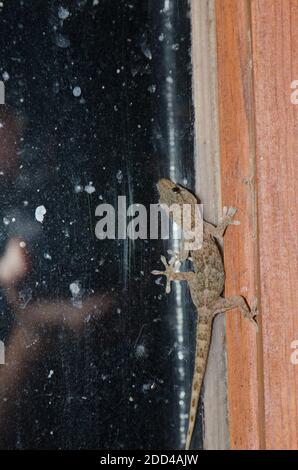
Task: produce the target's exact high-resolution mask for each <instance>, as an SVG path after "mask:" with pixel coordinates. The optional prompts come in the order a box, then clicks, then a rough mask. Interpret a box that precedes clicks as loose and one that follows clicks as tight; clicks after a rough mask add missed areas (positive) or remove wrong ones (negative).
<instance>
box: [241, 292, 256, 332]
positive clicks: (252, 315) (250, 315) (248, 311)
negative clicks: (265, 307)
mask: <svg viewBox="0 0 298 470" xmlns="http://www.w3.org/2000/svg"><path fill="white" fill-rule="evenodd" d="M241 311H242V314H243V316H244V318H246V319H247V320H249V321H250V322H251V323H252V324H253V325H254V327H255V328H256V329H257V331H258V329H259V325H258V323H257V321H256V317H257V315H258V314H259V312H258V299H257V298H256V297H253V298H252V302H251V308H249V307H248V306H247V308H245V309H243V308H242V309H241Z"/></svg>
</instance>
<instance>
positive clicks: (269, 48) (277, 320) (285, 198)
mask: <svg viewBox="0 0 298 470" xmlns="http://www.w3.org/2000/svg"><path fill="white" fill-rule="evenodd" d="M297 25H298V1H297V0H274V1H273V0H253V1H252V31H253V69H254V90H255V115H256V163H257V166H256V168H257V194H258V220H259V250H260V294H261V305H262V323H263V362H264V396H265V436H266V448H267V449H297V448H298V388H297V386H298V365H296V366H295V365H293V364H291V361H290V356H291V352H292V350H291V342H292V341H293V340H295V339H298V289H297V286H298V242H297V239H298V210H297V205H296V204H297V180H298V140H297V123H298V106H297V105H296V106H295V105H293V104H292V103H291V101H290V94H291V92H292V90H291V89H290V84H291V82H292V81H293V80H297V79H298V28H297Z"/></svg>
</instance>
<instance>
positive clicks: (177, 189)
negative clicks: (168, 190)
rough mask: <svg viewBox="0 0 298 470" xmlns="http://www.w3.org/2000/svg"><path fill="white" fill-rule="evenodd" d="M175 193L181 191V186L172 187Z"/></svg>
mask: <svg viewBox="0 0 298 470" xmlns="http://www.w3.org/2000/svg"><path fill="white" fill-rule="evenodd" d="M172 191H173V193H180V188H178V187H177V186H175V188H173V189H172Z"/></svg>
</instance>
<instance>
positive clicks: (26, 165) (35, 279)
mask: <svg viewBox="0 0 298 470" xmlns="http://www.w3.org/2000/svg"><path fill="white" fill-rule="evenodd" d="M93 3H94V2H93V1H92V0H91V1H87V0H85V1H83V0H81V1H78V0H77V1H48V2H46V1H44V0H43V1H38V0H35V1H34V2H31V1H16V0H4V8H3V10H2V11H1V12H0V47H1V54H0V79H1V75H2V74H3V72H8V73H9V80H7V81H6V82H5V86H6V105H5V106H1V109H0V116H2V120H3V121H4V123H5V122H8V121H9V120H12V121H13V123H14V125H13V126H10V127H9V126H8V125H7V127H6V131H7V132H11V133H13V132H14V133H15V137H14V135H12V140H14V141H15V143H16V147H15V157H13V159H14V158H16V157H17V159H18V161H17V165H16V167H15V168H14V165H13V163H11V169H10V170H7V172H6V174H5V175H4V176H3V177H2V179H1V180H0V181H1V182H0V184H1V187H0V189H1V192H0V200H1V207H0V212H1V219H2V217H4V216H7V214H8V213H9V214H14V215H16V219H17V223H16V224H15V225H14V226H13V228H12V224H10V225H9V226H8V227H7V226H5V225H4V224H2V225H1V226H0V237H1V238H0V239H1V247H2V250H4V248H5V246H6V243H7V240H8V239H9V238H10V237H12V236H21V237H22V238H24V239H25V240H26V243H27V244H28V247H29V250H30V256H31V259H32V261H31V262H32V269H31V271H30V276H29V275H28V276H27V278H26V279H25V280H24V281H22V283H21V285H20V289H22V292H25V295H26V293H28V292H29V293H30V294H29V295H30V300H29V304H30V303H33V302H41V301H44V299H48V300H49V302H50V301H51V300H53V299H56V300H57V299H67V298H69V299H70V290H69V285H70V283H72V282H73V281H75V280H79V281H80V283H81V285H82V286H83V288H84V298H86V297H88V296H89V295H91V294H94V293H102V292H104V293H105V294H106V295H107V296H108V297H109V298H111V300H112V304H111V306H110V307H109V309H108V311H106V312H105V313H104V314H103V315H101V316H100V317H99V318H98V317H97V318H93V317H91V318H90V320H88V321H86V322H85V325H84V329H83V331H82V332H81V334H80V335H77V334H74V333H72V332H70V331H69V330H67V329H66V328H64V327H63V325H60V326H59V325H57V326H56V327H54V328H51V329H49V328H48V327H46V326H44V328H43V327H42V329H41V331H42V333H41V334H40V337H39V340H40V341H42V342H43V352H42V354H40V352H39V353H37V351H36V353H35V354H34V347H33V348H31V350H30V351H32V352H30V353H31V354H32V360H31V361H30V362H29V365H28V367H27V368H26V370H25V374H24V380H23V381H22V383H21V386H20V388H18V389H17V390H15V389H10V388H7V387H3V386H2V385H1V383H0V399H1V401H2V407H1V408H0V423H1V424H0V446H1V448H20V449H28V448H39V449H42V448H52V449H57V448H63V449H78V448H102V449H104V448H112V449H134V448H143V449H171V448H173V449H175V448H179V447H181V446H182V437H183V436H182V435H181V431H180V428H179V426H180V424H179V423H180V421H179V420H181V417H179V413H181V410H180V411H179V406H178V403H179V390H180V389H179V387H180V385H181V383H180V382H181V377H180V379H179V374H178V362H177V339H176V336H175V335H176V333H175V331H176V325H175V316H174V315H173V309H174V308H175V289H174V291H173V292H174V294H172V295H170V296H166V295H165V293H164V287H163V286H162V285H157V284H156V283H155V281H156V279H155V278H153V276H152V275H151V274H150V272H151V270H152V269H157V268H160V267H161V265H160V261H159V259H160V255H161V254H165V253H166V249H167V247H166V246H164V244H163V243H162V242H160V241H150V240H144V241H140V240H138V241H136V242H132V241H130V240H125V241H117V240H115V241H114V240H105V241H99V240H97V239H96V237H95V234H94V228H95V223H96V218H95V215H94V214H95V208H96V206H97V205H98V204H100V203H102V202H106V203H110V204H113V205H115V204H116V201H117V197H118V196H119V195H126V197H127V202H128V204H131V203H133V202H138V203H142V204H145V205H146V207H149V204H150V203H156V202H157V200H158V196H157V192H156V189H155V183H156V182H157V180H158V179H159V178H160V177H161V176H166V177H174V178H175V179H176V180H177V181H180V182H182V183H184V184H185V185H187V186H188V187H190V188H192V186H193V183H194V177H193V171H194V170H193V116H192V92H191V59H190V19H189V8H188V1H187V0H177V1H174V0H170V1H169V2H167V1H160V0H151V1H150V0H148V1H136V0H134V1H133V0H131V1H122V0H99V1H98V4H95V5H93ZM95 3H96V2H95ZM61 6H62V7H63V8H65V9H67V10H68V11H69V13H70V15H69V16H68V18H66V19H64V20H63V21H62V20H61V19H59V16H58V12H59V7H61ZM165 6H166V8H165ZM61 11H62V10H61V9H60V13H61ZM76 86H79V87H80V88H81V91H82V94H81V96H80V97H75V96H74V95H73V88H74V87H76ZM1 113H2V114H1ZM13 159H12V160H11V162H13ZM90 182H92V184H93V186H94V187H95V189H96V191H95V192H94V193H93V194H90V195H89V194H87V193H86V192H85V191H81V192H78V193H76V192H75V190H74V188H75V187H76V186H78V185H80V186H82V187H83V188H84V187H85V185H88V184H89V183H90ZM24 201H27V203H28V204H27V205H26V206H24ZM39 205H44V206H45V207H46V209H47V214H46V218H45V222H44V223H43V224H42V225H41V224H38V223H37V222H36V221H35V220H34V210H35V208H36V207H37V206H39ZM1 219H0V224H1V223H2V222H1ZM46 254H50V256H51V259H48V258H46V257H45V255H46ZM183 310H184V313H185V316H184V318H185V320H184V322H185V325H184V326H185V328H184V336H185V337H184V344H185V345H186V349H185V359H184V361H182V363H180V367H181V365H182V366H183V368H184V373H185V378H184V384H185V387H186V391H187V393H188V394H187V395H186V397H184V398H183V400H186V403H187V407H188V401H189V393H190V387H191V383H190V381H191V374H192V359H191V358H192V352H193V333H192V331H193V322H194V314H193V307H192V304H191V301H190V298H189V294H188V290H187V289H185V288H183ZM25 311H26V309H24V313H25ZM0 319H1V337H2V338H1V339H3V340H4V341H5V343H6V344H7V343H9V341H10V337H11V334H12V330H13V328H14V326H15V325H16V322H17V319H16V318H15V316H14V312H13V310H12V309H11V308H9V307H8V305H7V302H6V299H5V292H3V293H2V304H1V316H0ZM30 341H31V342H32V338H31V337H30ZM190 345H191V346H190ZM3 367H6V366H0V373H1V369H2V370H3ZM50 370H53V371H54V373H53V375H52V377H50V378H49V377H48V375H49V371H50ZM16 373H17V371H16ZM179 380H180V382H179ZM180 399H181V397H180ZM3 403H4V404H3ZM6 403H7V405H6ZM6 406H7V409H6V408H5V407H6ZM1 412H3V413H4V414H5V420H3V419H1ZM184 421H185V422H186V423H187V419H186V418H184ZM199 434H200V432H199ZM197 445H199V446H200V438H199V437H198V443H197Z"/></svg>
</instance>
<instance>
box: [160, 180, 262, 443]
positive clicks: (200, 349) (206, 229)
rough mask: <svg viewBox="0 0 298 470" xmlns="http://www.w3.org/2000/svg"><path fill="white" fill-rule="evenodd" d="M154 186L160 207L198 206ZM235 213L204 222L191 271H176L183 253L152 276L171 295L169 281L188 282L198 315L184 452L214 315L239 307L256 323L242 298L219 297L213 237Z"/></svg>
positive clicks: (171, 186)
mask: <svg viewBox="0 0 298 470" xmlns="http://www.w3.org/2000/svg"><path fill="white" fill-rule="evenodd" d="M157 187H158V191H159V195H160V203H161V204H165V205H167V206H169V207H170V206H171V205H172V204H179V205H180V206H182V205H183V204H191V205H195V204H198V202H197V199H196V198H195V196H194V195H193V194H192V193H191V192H189V191H188V190H186V189H185V188H183V187H181V186H179V185H177V184H175V183H173V182H172V181H169V180H166V179H162V180H160V181H159V182H158V185H157ZM235 212H236V209H234V208H225V211H224V216H223V218H222V220H221V222H220V223H219V225H218V226H217V227H214V226H213V225H211V224H209V223H207V222H205V221H204V222H203V243H202V247H201V248H200V249H199V250H195V251H191V252H190V256H191V260H192V263H193V267H194V272H192V271H189V272H177V265H178V266H180V263H181V261H183V260H185V259H186V258H187V257H188V253H187V252H184V253H183V254H182V255H181V256H176V257H174V258H172V260H171V261H170V263H169V264H168V263H167V262H166V259H165V257H162V262H163V264H164V265H165V268H166V271H153V274H156V275H161V274H162V275H166V276H167V289H166V291H167V292H170V283H171V281H187V282H188V285H189V288H190V293H191V298H192V301H193V303H194V305H195V307H196V310H197V314H198V318H197V332H196V356H195V368H194V374H193V382H192V394H191V403H190V414H189V425H188V432H187V437H186V446H185V448H186V449H189V448H190V444H191V439H192V435H193V431H194V427H195V420H196V414H197V409H198V403H199V398H200V392H201V386H202V383H203V379H204V374H205V370H206V365H207V359H208V351H209V345H210V340H211V332H212V322H213V319H214V316H215V315H216V314H218V313H221V312H224V311H227V310H230V309H232V308H235V307H238V308H239V309H240V310H241V312H242V313H243V315H244V316H245V317H246V318H248V319H249V320H251V321H252V322H253V323H254V324H255V322H254V316H255V314H256V313H255V312H252V311H251V310H250V309H249V307H248V305H247V303H246V301H245V300H244V298H243V297H241V296H233V297H229V298H224V297H221V294H222V292H223V290H224V279H225V274H224V265H223V259H222V256H221V253H220V251H219V248H218V244H217V241H216V238H220V237H222V236H223V234H224V231H225V229H226V227H227V226H228V225H229V224H232V223H233V215H234V214H235ZM176 222H177V221H176ZM180 223H181V222H180ZM234 223H235V222H234Z"/></svg>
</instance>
